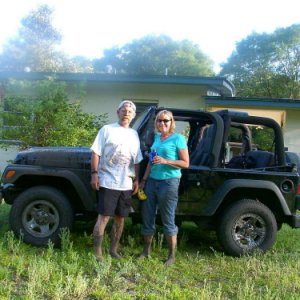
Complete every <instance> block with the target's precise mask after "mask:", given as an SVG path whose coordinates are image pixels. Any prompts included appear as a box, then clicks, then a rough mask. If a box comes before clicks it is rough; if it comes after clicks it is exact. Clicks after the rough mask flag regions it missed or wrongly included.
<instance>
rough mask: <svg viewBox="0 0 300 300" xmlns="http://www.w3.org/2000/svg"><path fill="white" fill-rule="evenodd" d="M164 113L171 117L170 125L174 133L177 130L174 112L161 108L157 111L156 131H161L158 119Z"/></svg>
mask: <svg viewBox="0 0 300 300" xmlns="http://www.w3.org/2000/svg"><path fill="white" fill-rule="evenodd" d="M162 115H166V116H168V117H169V119H170V120H171V126H170V130H169V132H172V133H173V132H174V131H175V127H176V125H175V120H174V117H173V114H172V112H170V111H169V110H161V111H160V112H158V113H157V115H156V118H155V121H154V122H155V124H154V126H155V129H156V131H158V132H159V128H158V126H157V120H158V119H160V118H161V116H162Z"/></svg>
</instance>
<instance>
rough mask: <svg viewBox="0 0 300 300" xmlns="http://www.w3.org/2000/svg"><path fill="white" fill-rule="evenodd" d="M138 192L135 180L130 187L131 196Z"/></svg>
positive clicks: (137, 184) (137, 182)
mask: <svg viewBox="0 0 300 300" xmlns="http://www.w3.org/2000/svg"><path fill="white" fill-rule="evenodd" d="M138 190H139V181H138V180H137V179H135V180H134V181H133V187H132V195H135V194H136V193H137V192H138Z"/></svg>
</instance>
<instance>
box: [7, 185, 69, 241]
mask: <svg viewBox="0 0 300 300" xmlns="http://www.w3.org/2000/svg"><path fill="white" fill-rule="evenodd" d="M73 220H74V214H73V209H72V206H71V205H70V203H69V201H68V199H67V198H66V196H65V195H64V194H63V193H62V192H60V191H59V190H57V189H55V188H52V187H48V186H36V187H32V188H30V189H28V190H26V191H25V192H23V193H21V194H20V195H19V196H18V197H17V198H16V199H15V201H14V203H13V205H12V208H11V211H10V217H9V221H10V226H11V229H12V230H13V231H14V233H15V234H16V235H17V236H20V235H21V236H22V238H23V240H24V242H25V243H28V244H32V245H35V246H45V245H47V244H48V242H49V240H50V241H51V242H52V243H53V244H54V245H55V246H58V245H59V243H60V232H61V229H62V228H68V229H71V228H72V225H73Z"/></svg>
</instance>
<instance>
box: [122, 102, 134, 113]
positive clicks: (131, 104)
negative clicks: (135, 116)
mask: <svg viewBox="0 0 300 300" xmlns="http://www.w3.org/2000/svg"><path fill="white" fill-rule="evenodd" d="M125 104H129V105H130V107H131V108H132V109H133V111H134V112H136V106H135V104H134V103H133V102H132V101H130V100H124V101H122V102H121V103H120V104H119V106H118V110H119V109H120V108H122V107H123V106H124V105H125Z"/></svg>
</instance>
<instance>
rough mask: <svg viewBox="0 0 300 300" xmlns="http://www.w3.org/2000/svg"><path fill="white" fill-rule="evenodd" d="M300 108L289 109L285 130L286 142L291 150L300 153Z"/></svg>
mask: <svg viewBox="0 0 300 300" xmlns="http://www.w3.org/2000/svg"><path fill="white" fill-rule="evenodd" d="M299 117H300V110H288V111H287V114H286V124H285V126H284V128H283V130H284V143H285V146H286V147H288V150H289V151H292V152H296V153H299V154H300V122H299Z"/></svg>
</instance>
